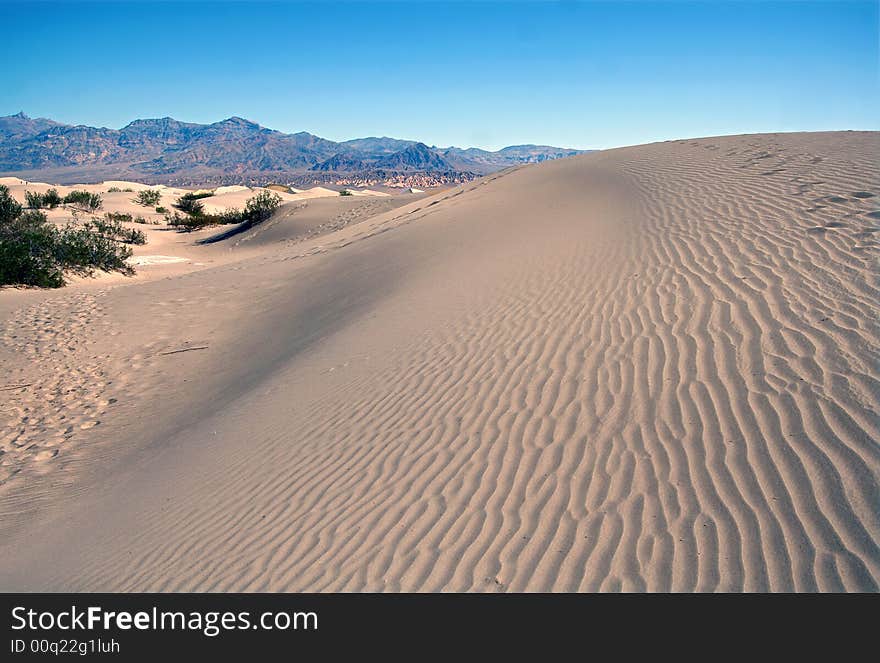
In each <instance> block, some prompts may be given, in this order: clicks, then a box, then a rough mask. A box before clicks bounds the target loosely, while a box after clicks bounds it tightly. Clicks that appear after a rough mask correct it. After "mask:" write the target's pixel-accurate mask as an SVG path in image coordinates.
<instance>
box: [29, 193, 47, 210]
mask: <svg viewBox="0 0 880 663" xmlns="http://www.w3.org/2000/svg"><path fill="white" fill-rule="evenodd" d="M24 200H25V203H27V206H28V207H29V208H30V209H40V208H41V207H42V206H43V196H42V195H41V194H39V193H37V192H36V191H25V192H24Z"/></svg>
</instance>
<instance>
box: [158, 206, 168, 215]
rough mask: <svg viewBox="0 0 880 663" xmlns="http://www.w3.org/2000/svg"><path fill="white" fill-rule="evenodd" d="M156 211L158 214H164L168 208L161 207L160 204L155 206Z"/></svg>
mask: <svg viewBox="0 0 880 663" xmlns="http://www.w3.org/2000/svg"><path fill="white" fill-rule="evenodd" d="M156 211H157V212H158V213H159V214H165V213H166V212H167V211H168V209H167V208H165V207H162V206H161V205H160V206H159V207H157V208H156Z"/></svg>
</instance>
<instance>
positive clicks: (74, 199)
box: [64, 191, 104, 212]
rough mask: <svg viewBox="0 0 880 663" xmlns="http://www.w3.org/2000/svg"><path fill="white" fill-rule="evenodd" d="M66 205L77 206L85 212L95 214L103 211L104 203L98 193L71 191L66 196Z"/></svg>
mask: <svg viewBox="0 0 880 663" xmlns="http://www.w3.org/2000/svg"><path fill="white" fill-rule="evenodd" d="M64 204H66V205H76V206H77V207H80V208H81V209H83V210H87V211H90V212H93V211H95V210H99V209H101V206H102V205H103V204H104V201H103V200H102V198H101V196H99V195H98V194H97V193H89V192H88V191H71V192H70V193H68V194H67V195H66V196H64Z"/></svg>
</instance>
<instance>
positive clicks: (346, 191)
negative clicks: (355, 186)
mask: <svg viewBox="0 0 880 663" xmlns="http://www.w3.org/2000/svg"><path fill="white" fill-rule="evenodd" d="M339 195H340V196H353V195H354V194H353V193H352V192H351V191H349V190H348V189H343V190H342V191H340V192H339Z"/></svg>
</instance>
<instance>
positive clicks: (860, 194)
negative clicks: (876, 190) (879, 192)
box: [852, 191, 874, 198]
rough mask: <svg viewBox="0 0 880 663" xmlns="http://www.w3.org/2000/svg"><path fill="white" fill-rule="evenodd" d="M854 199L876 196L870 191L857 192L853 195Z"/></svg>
mask: <svg viewBox="0 0 880 663" xmlns="http://www.w3.org/2000/svg"><path fill="white" fill-rule="evenodd" d="M852 197H853V198H873V197H874V194H873V193H871V192H870V191H856V192H855V193H853V195H852Z"/></svg>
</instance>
